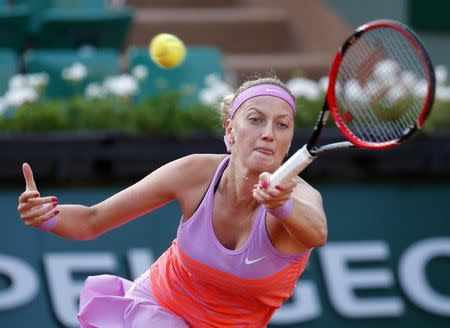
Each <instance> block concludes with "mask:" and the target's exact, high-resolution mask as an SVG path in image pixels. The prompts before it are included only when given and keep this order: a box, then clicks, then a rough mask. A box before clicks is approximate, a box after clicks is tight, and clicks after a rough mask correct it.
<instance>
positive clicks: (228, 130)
mask: <svg viewBox="0 0 450 328" xmlns="http://www.w3.org/2000/svg"><path fill="white" fill-rule="evenodd" d="M225 136H226V138H227V140H228V142H229V143H230V145H232V144H234V133H233V120H232V119H227V120H226V122H225Z"/></svg>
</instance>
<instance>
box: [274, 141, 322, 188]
mask: <svg viewBox="0 0 450 328" xmlns="http://www.w3.org/2000/svg"><path fill="white" fill-rule="evenodd" d="M315 158H316V157H315V156H313V155H311V153H310V152H309V150H308V149H307V148H306V145H304V146H303V147H302V148H300V149H299V150H297V151H296V152H295V153H294V154H293V155H292V156H291V157H290V158H289V159H288V160H287V161H286V162H285V163H284V164H283V165H281V166H280V167H279V168H278V170H276V171H275V172H274V173H273V174H272V175H271V176H270V185H272V186H273V185H276V184H278V183H280V182H282V181H284V180H287V179H292V178H293V177H295V176H296V175H298V174H299V173H300V172H302V171H303V170H304V169H305V168H306V167H307V166H308V165H309V164H311V162H312V161H313V160H314V159H315Z"/></svg>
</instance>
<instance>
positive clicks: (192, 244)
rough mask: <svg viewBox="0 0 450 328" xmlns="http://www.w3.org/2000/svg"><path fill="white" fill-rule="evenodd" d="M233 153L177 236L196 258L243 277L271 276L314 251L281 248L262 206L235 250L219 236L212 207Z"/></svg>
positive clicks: (180, 227) (215, 175)
mask: <svg viewBox="0 0 450 328" xmlns="http://www.w3.org/2000/svg"><path fill="white" fill-rule="evenodd" d="M228 162H229V156H227V157H226V158H224V159H223V160H222V162H221V163H220V165H219V166H218V168H217V170H216V172H215V174H214V177H213V179H212V181H211V183H210V185H209V188H208V190H207V192H206V194H205V196H204V197H203V199H202V201H201V203H200V205H199V207H198V208H197V210H196V211H195V213H194V214H193V215H192V217H191V218H189V220H187V221H185V222H181V223H180V225H179V227H178V231H177V239H178V242H179V245H180V247H181V249H182V250H183V251H184V252H185V253H186V254H187V255H188V256H189V257H190V258H192V259H193V260H195V261H197V262H200V263H202V264H204V265H206V266H209V267H211V268H215V269H217V270H220V271H223V272H226V273H228V274H233V275H235V276H238V277H240V278H243V279H261V278H267V277H270V276H272V275H274V274H275V273H277V272H279V271H281V270H282V269H284V268H285V267H286V266H288V265H290V264H292V263H294V262H297V261H299V260H300V259H302V258H303V257H304V256H307V255H309V253H310V251H307V252H305V253H302V254H296V255H290V254H285V253H283V252H281V251H279V250H277V249H276V248H275V247H274V246H273V245H272V242H271V241H270V239H269V235H268V233H267V229H266V222H265V221H266V220H265V218H266V213H267V211H266V208H265V207H264V206H262V205H261V206H259V208H258V210H257V212H256V219H255V221H254V223H253V227H252V230H251V232H250V235H249V237H248V239H247V241H246V242H245V244H244V245H243V246H242V247H240V248H238V249H235V250H230V249H227V248H225V247H224V246H223V245H222V244H221V243H220V242H219V240H218V239H217V238H216V235H215V232H214V228H213V224H212V211H213V204H214V192H215V186H216V185H217V182H218V181H219V179H220V177H221V176H222V173H223V171H224V170H225V168H226V167H227V165H228Z"/></svg>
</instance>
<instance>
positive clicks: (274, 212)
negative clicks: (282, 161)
mask: <svg viewBox="0 0 450 328" xmlns="http://www.w3.org/2000/svg"><path fill="white" fill-rule="evenodd" d="M268 177H270V175H267V174H263V175H261V179H260V185H262V186H267V185H268V184H267V182H264V181H268ZM253 196H254V198H255V199H256V200H257V201H258V202H260V203H261V204H263V205H264V206H266V207H267V209H268V212H269V215H271V216H272V217H274V219H275V220H277V221H278V222H280V223H281V224H282V225H283V227H284V228H285V230H286V231H287V232H288V233H289V235H290V236H291V237H292V238H293V239H294V240H295V241H296V242H297V243H298V244H301V245H302V246H304V248H313V247H320V246H323V245H324V244H325V243H326V241H327V234H328V229H327V222H326V216H325V212H324V209H323V204H322V196H321V195H320V193H319V192H318V191H317V190H316V189H314V188H313V187H312V186H310V185H309V184H308V183H307V182H306V181H304V180H302V179H300V178H295V179H293V180H292V181H289V182H287V183H283V184H280V185H278V186H268V187H266V188H264V187H260V188H256V189H255V190H254V192H253ZM289 203H290V204H289ZM280 209H281V211H280ZM280 213H281V216H280Z"/></svg>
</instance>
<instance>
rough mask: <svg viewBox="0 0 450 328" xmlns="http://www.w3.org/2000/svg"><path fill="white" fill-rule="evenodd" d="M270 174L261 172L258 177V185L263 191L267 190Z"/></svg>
mask: <svg viewBox="0 0 450 328" xmlns="http://www.w3.org/2000/svg"><path fill="white" fill-rule="evenodd" d="M270 175H271V174H270V173H268V172H263V173H261V174H260V175H259V185H260V186H261V187H263V188H264V189H267V188H269V186H270Z"/></svg>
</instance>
